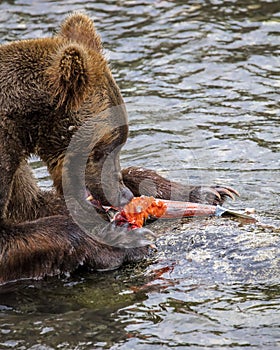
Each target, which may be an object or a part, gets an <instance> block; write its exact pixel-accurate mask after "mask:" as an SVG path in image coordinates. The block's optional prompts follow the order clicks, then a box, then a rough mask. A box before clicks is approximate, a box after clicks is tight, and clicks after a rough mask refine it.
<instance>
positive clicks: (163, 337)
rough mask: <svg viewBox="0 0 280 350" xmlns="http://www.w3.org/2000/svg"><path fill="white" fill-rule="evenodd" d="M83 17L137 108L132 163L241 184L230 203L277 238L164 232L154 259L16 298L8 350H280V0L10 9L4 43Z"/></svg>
mask: <svg viewBox="0 0 280 350" xmlns="http://www.w3.org/2000/svg"><path fill="white" fill-rule="evenodd" d="M78 9H84V10H86V11H87V12H88V14H89V15H90V16H92V17H93V18H94V19H95V22H96V26H97V28H98V29H99V31H100V33H101V34H102V38H103V41H104V46H105V49H106V53H107V56H108V57H109V59H110V61H111V63H112V70H113V72H114V76H115V77H116V80H117V82H118V84H119V86H120V88H121V90H122V92H123V96H124V98H125V101H126V103H127V109H128V111H129V119H130V136H129V140H128V142H127V145H126V146H125V149H124V150H123V153H122V164H123V166H127V165H141V166H143V165H144V166H148V167H150V168H154V169H156V170H158V171H160V172H161V173H162V174H164V175H165V176H168V177H170V178H173V179H176V180H180V181H183V182H185V183H196V184H201V183H204V184H211V183H212V184H213V183H222V184H227V185H231V186H234V187H235V188H236V189H237V190H238V191H239V192H240V193H241V197H240V198H239V199H238V200H237V201H236V202H234V203H230V202H228V203H227V206H233V207H235V208H244V207H254V208H256V210H257V217H258V218H259V220H260V221H262V222H263V223H265V224H267V225H268V226H270V227H267V228H264V227H260V226H258V225H242V224H241V223H240V222H237V221H234V220H230V219H205V220H185V221H180V222H172V223H156V224H155V228H154V229H155V230H156V231H158V232H161V231H163V232H165V235H163V236H162V237H161V238H159V239H158V242H157V244H158V249H159V250H158V253H157V255H156V256H155V257H154V259H152V260H151V261H149V262H143V263H142V264H140V265H137V266H128V267H126V268H123V269H120V270H117V271H114V272H109V273H99V274H93V275H82V276H81V275H76V276H72V277H71V278H65V279H60V280H59V279H49V280H46V281H41V282H30V281H26V282H22V283H18V284H16V285H13V286H9V287H6V288H5V289H2V290H1V294H0V349H107V348H111V349H145V350H146V349H169V348H175V349H179V348H190V349H203V348H212V349H221V348H233V349H241V348H242V349H251V348H257V349H278V348H279V347H280V250H279V248H280V243H279V226H280V218H279V202H280V184H279V177H280V157H279V151H280V115H279V107H280V105H279V87H280V83H279V81H280V79H279V78H280V65H279V62H280V61H279V60H280V59H279V47H280V46H279V44H280V36H279V33H280V3H279V1H234V0H231V1H219V0H212V1H203V0H201V1H188V2H187V1H179V0H178V1H164V0H163V1H160V0H157V1H115V2H113V1H109V0H108V1H97V2H86V1H38V2H35V1H23V0H22V1H4V2H1V4H0V33H1V42H7V41H11V40H16V39H27V38H32V37H41V36H47V35H50V34H51V33H53V32H54V30H55V29H56V28H57V26H58V25H59V23H60V22H61V19H62V18H63V17H64V16H65V15H66V14H67V13H68V12H69V11H72V10H78ZM147 156H148V157H149V160H148V161H147ZM31 163H32V165H33V167H34V171H35V173H36V175H37V177H38V178H39V181H40V185H41V186H42V187H44V188H50V186H51V182H50V180H49V178H48V175H47V172H46V169H45V168H44V167H42V164H41V163H40V162H38V161H37V160H31ZM8 288H9V289H8Z"/></svg>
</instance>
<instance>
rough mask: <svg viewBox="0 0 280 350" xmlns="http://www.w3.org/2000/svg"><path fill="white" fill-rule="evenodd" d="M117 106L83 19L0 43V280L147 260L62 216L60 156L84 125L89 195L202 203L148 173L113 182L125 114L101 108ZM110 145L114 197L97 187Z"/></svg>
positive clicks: (96, 41) (98, 47)
mask: <svg viewBox="0 0 280 350" xmlns="http://www.w3.org/2000/svg"><path fill="white" fill-rule="evenodd" d="M122 104H123V99H122V96H121V93H120V91H119V89H118V86H117V85H116V83H115V81H114V79H113V77H112V74H111V72H110V69H109V66H108V64H107V62H106V59H105V58H104V54H103V49H102V43H101V39H100V36H99V35H98V34H97V32H96V30H95V28H94V24H93V22H92V21H91V20H90V19H89V18H88V17H87V16H86V15H84V14H79V13H76V14H73V15H71V16H69V17H68V18H67V19H66V20H65V21H64V23H63V24H62V26H61V28H60V31H59V32H58V33H57V34H56V35H55V36H54V37H52V38H44V39H34V40H23V41H16V42H12V43H9V44H6V45H2V46H0V154H1V158H0V174H1V175H0V176H1V185H0V283H3V282H7V281H10V280H16V279H20V278H41V277H43V276H45V275H56V274H60V273H63V272H71V271H74V270H75V269H77V268H78V267H80V266H84V267H85V268H89V269H108V268H115V267H118V266H120V265H121V264H123V263H125V262H131V261H137V260H139V259H141V258H143V257H144V256H145V255H146V253H147V248H135V249H132V248H131V249H128V248H127V249H125V248H116V247H111V246H108V245H106V244H103V243H100V242H98V241H96V240H95V239H94V238H93V237H92V236H90V235H89V234H87V233H85V232H84V231H83V230H82V229H81V228H80V227H78V226H77V225H76V224H75V223H74V222H73V221H72V219H71V217H70V215H69V213H68V211H67V208H66V205H65V202H64V198H63V188H62V167H63V162H64V157H65V152H66V150H67V147H68V145H69V143H70V140H71V139H72V137H73V135H74V133H75V132H76V131H77V130H79V128H80V127H81V125H83V123H84V122H85V121H87V120H92V121H93V122H94V123H96V126H94V129H93V130H94V132H93V137H95V141H94V142H93V143H92V144H90V145H91V146H92V149H91V150H90V155H89V161H88V165H87V169H86V186H87V188H88V189H89V190H90V192H91V193H92V194H93V196H94V197H95V198H97V199H99V200H100V201H102V202H103V203H106V201H107V202H111V200H112V201H114V200H115V201H116V202H117V201H118V200H120V199H119V198H120V197H121V196H122V195H123V196H124V197H126V196H127V198H125V199H126V200H129V199H130V195H132V194H131V193H130V192H129V191H128V189H127V187H128V188H130V189H131V191H132V192H133V193H134V195H139V194H140V192H139V188H140V187H141V186H142V192H141V193H142V194H147V195H155V196H157V197H160V198H170V197H172V198H173V199H184V200H186V199H191V200H194V201H198V200H200V198H201V193H200V188H195V187H191V188H189V187H186V186H182V185H180V184H173V183H171V182H170V181H168V180H166V179H164V178H162V177H160V176H159V175H157V174H156V173H155V172H153V171H148V170H143V169H141V171H140V170H139V169H137V168H129V169H127V170H124V171H123V172H122V175H121V170H120V167H119V160H118V157H119V149H120V147H121V146H122V144H124V143H125V141H126V138H127V132H128V127H127V116H126V111H125V108H124V107H122V109H121V110H120V112H119V114H118V126H117V127H116V125H115V122H114V117H112V116H111V115H110V112H108V110H109V109H110V108H112V107H114V106H120V105H122ZM96 116H98V118H97V117H96ZM96 118H97V119H96ZM99 121H100V123H101V124H99ZM93 125H95V124H93ZM99 125H101V126H99ZM96 140H97V141H98V142H96ZM116 147H118V151H117V152H115V153H114V157H113V159H112V162H111V163H110V164H111V167H112V169H110V171H108V175H107V176H108V178H107V181H106V186H108V188H107V190H108V191H109V192H110V193H111V192H112V198H111V199H110V200H108V198H105V195H104V193H103V190H102V188H101V184H100V177H101V169H102V166H103V164H104V159H103V158H104V154H108V153H110V152H112V151H113V150H114V149H115V148H116ZM31 154H36V155H38V156H39V157H40V158H41V159H42V160H43V161H44V162H45V164H46V165H47V167H48V170H49V173H50V176H51V178H52V180H53V183H54V190H53V191H50V192H43V191H42V190H41V189H39V188H38V186H37V184H36V181H35V179H34V176H33V175H32V172H31V170H30V168H29V166H28V164H27V159H28V157H29V156H30V155H31ZM145 179H147V180H148V181H147V182H146V185H145V186H144V185H143V183H144V182H143V181H144V180H145ZM124 182H125V183H124ZM70 185H71V183H70ZM73 186H74V185H73ZM143 186H144V187H143ZM172 186H175V187H172ZM171 188H175V192H172V191H171ZM210 194H211V191H210ZM79 195H80V198H79V200H80V201H81V202H83V201H85V199H84V198H82V194H79ZM118 196H119V197H118ZM214 197H215V196H214ZM218 197H219V195H218ZM212 199H213V197H212ZM220 199H221V198H218V201H219V200H220ZM216 200H217V198H216Z"/></svg>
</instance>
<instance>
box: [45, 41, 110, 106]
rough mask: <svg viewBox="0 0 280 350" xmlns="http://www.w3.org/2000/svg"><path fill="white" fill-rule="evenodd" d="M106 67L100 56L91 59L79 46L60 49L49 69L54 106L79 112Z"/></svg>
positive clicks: (70, 44) (72, 44)
mask: <svg viewBox="0 0 280 350" xmlns="http://www.w3.org/2000/svg"><path fill="white" fill-rule="evenodd" d="M105 65H106V61H105V59H104V58H103V56H102V55H101V53H100V52H96V51H93V52H92V53H91V55H90V56H88V53H87V51H86V50H84V46H80V45H79V44H77V43H69V44H66V45H65V46H63V47H61V48H59V49H58V51H57V52H56V53H55V54H54V55H53V57H52V58H51V62H50V65H49V67H48V68H47V69H46V74H47V77H48V88H49V91H50V97H51V102H52V103H54V104H55V105H56V108H63V109H65V110H66V111H67V110H72V111H76V110H78V109H79V107H80V105H81V104H82V103H83V102H84V100H85V99H86V98H87V96H88V94H89V92H90V91H91V90H90V89H91V87H92V86H93V85H94V83H95V82H96V81H100V80H101V79H102V74H103V72H104V69H105Z"/></svg>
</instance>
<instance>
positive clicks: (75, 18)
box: [59, 12, 102, 51]
mask: <svg viewBox="0 0 280 350" xmlns="http://www.w3.org/2000/svg"><path fill="white" fill-rule="evenodd" d="M59 35H61V36H62V37H63V38H65V39H67V40H70V41H74V42H77V43H79V44H82V45H84V46H85V47H87V48H89V49H93V50H97V51H102V42H101V38H100V36H99V34H97V32H96V30H95V27H94V24H93V21H92V20H91V19H90V18H89V17H88V16H86V15H85V14H83V13H79V12H76V13H73V14H72V15H70V16H69V17H68V18H67V19H66V20H65V21H64V22H63V23H62V25H61V28H60V32H59Z"/></svg>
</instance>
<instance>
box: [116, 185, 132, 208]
mask: <svg viewBox="0 0 280 350" xmlns="http://www.w3.org/2000/svg"><path fill="white" fill-rule="evenodd" d="M132 198H134V195H133V193H132V192H131V191H130V189H128V188H127V187H125V186H124V187H122V188H121V190H120V194H119V205H120V206H121V207H123V206H124V205H125V204H127V203H129V202H130V201H131V200H132Z"/></svg>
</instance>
